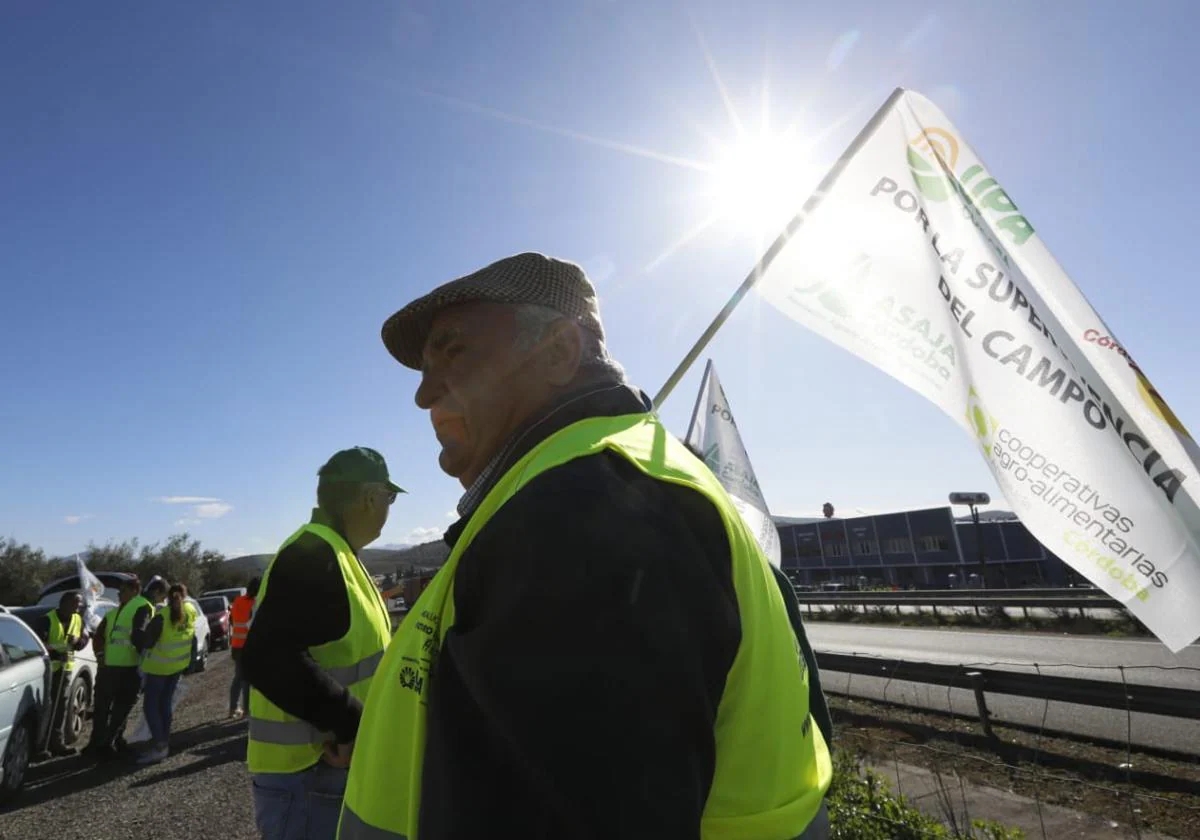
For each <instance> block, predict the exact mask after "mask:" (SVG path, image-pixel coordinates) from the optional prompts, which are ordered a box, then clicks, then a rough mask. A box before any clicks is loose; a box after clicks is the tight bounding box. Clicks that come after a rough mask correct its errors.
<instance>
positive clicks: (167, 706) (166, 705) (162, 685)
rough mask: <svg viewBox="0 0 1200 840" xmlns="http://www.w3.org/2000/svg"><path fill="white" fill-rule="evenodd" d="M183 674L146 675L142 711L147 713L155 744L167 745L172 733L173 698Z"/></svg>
mask: <svg viewBox="0 0 1200 840" xmlns="http://www.w3.org/2000/svg"><path fill="white" fill-rule="evenodd" d="M180 676H182V674H171V675H170V676H169V677H163V676H159V675H158V674H147V675H146V689H145V691H146V694H145V697H144V698H143V699H142V711H144V712H145V713H146V725H147V726H149V727H150V737H151V738H153V739H154V743H155V744H160V745H164V746H165V745H166V743H167V737H168V736H169V735H170V734H171V699H172V698H173V697H174V696H175V688H176V687H177V686H178V685H179V678H180Z"/></svg>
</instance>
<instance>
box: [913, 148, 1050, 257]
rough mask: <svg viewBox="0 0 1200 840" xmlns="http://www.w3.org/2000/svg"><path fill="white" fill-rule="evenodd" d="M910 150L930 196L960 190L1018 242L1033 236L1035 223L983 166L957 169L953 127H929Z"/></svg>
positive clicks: (944, 197)
mask: <svg viewBox="0 0 1200 840" xmlns="http://www.w3.org/2000/svg"><path fill="white" fill-rule="evenodd" d="M906 151H907V157H908V168H909V171H910V172H911V173H912V177H913V182H914V183H915V184H916V185H917V189H918V190H920V192H921V194H922V195H923V196H925V197H926V198H927V199H929V200H930V201H948V200H949V198H950V196H951V195H952V194H954V193H957V194H958V196H959V197H960V198H961V199H962V200H963V202H964V203H965V204H966V205H967V206H968V207H969V208H972V209H974V210H975V212H976V213H978V214H979V215H980V216H985V215H986V216H991V217H993V218H995V219H996V220H995V221H994V225H995V227H996V228H997V229H999V230H1002V231H1004V232H1005V233H1007V234H1009V236H1010V237H1011V238H1012V242H1013V244H1014V245H1023V244H1024V243H1025V242H1026V240H1028V239H1029V237H1031V236H1033V225H1031V224H1029V220H1028V219H1026V218H1025V217H1024V216H1022V215H1021V214H1020V212H1019V211H1018V210H1017V205H1016V204H1015V203H1014V202H1013V200H1012V199H1011V198H1009V197H1008V193H1006V192H1005V191H1004V189H1003V188H1002V187H1001V186H1000V182H999V181H997V180H996V179H995V178H992V177H991V176H990V175H988V174H987V172H986V170H984V168H983V166H981V165H980V164H978V163H976V164H974V165H972V166H968V167H967V168H966V169H964V170H963V171H962V172H957V169H958V139H957V138H956V137H955V136H954V135H953V134H951V133H950V132H949V131H947V130H946V129H944V128H926V129H924V130H923V131H922V132H921V133H920V134H918V135H917V136H916V137H914V138H913V139H912V140H911V141H909V144H908V149H907V150H906ZM980 176H983V177H980ZM968 189H970V192H969V193H968V192H967V190H968ZM976 224H979V222H978V221H977V222H976Z"/></svg>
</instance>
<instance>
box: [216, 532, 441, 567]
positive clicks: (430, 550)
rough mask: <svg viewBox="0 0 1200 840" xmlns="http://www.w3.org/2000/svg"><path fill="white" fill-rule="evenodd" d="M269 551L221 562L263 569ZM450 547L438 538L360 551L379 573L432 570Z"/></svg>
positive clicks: (265, 565) (439, 563) (270, 556)
mask: <svg viewBox="0 0 1200 840" xmlns="http://www.w3.org/2000/svg"><path fill="white" fill-rule="evenodd" d="M274 556H275V555H273V554H245V555H243V556H241V557H234V558H231V559H230V560H227V561H225V562H227V563H230V564H232V565H233V567H234V568H236V569H238V570H239V571H246V572H257V573H259V574H261V573H262V572H265V571H266V570H267V564H269V563H270V562H271V558H272V557H274ZM449 556H450V549H449V547H447V545H446V544H445V543H444V542H442V541H441V540H434V541H432V542H427V543H421V544H420V545H413V546H404V547H400V546H384V547H383V548H365V549H363V550H362V552H360V557H361V559H362V561H363V565H364V566H366V567H367V571H369V572H371V573H372V574H377V575H382V574H388V573H389V572H394V571H395V570H396V569H397V568H398V567H400V566H417V567H419V568H424V569H436V568H438V567H440V566H441V565H442V564H443V563H445V562H446V558H447V557H449Z"/></svg>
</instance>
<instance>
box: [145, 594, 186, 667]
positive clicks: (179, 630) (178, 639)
mask: <svg viewBox="0 0 1200 840" xmlns="http://www.w3.org/2000/svg"><path fill="white" fill-rule="evenodd" d="M158 615H160V616H162V620H163V629H162V633H161V634H160V635H159V637H158V641H157V642H155V643H154V647H152V648H150V649H149V650H147V651H146V655H145V656H144V657H143V658H142V671H143V672H144V673H147V674H153V675H155V676H158V677H169V676H171V674H178V673H181V672H183V671H186V670H187V666H188V665H189V664H191V661H192V639H193V638H194V637H195V635H196V621H197V619H198V618H199V616H198V614H197V613H196V608H195V607H194V606H192V603H191V602H190V601H184V602H183V622H182V623H181V624H178V625H176V624H175V623H174V622H172V621H171V608H170V607H169V606H167V607H159V608H158Z"/></svg>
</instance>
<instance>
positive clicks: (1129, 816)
mask: <svg viewBox="0 0 1200 840" xmlns="http://www.w3.org/2000/svg"><path fill="white" fill-rule="evenodd" d="M829 703H830V708H831V711H832V713H833V718H834V723H835V727H836V735H835V738H836V741H837V744H838V745H839V746H841V747H843V748H845V749H849V750H853V751H856V752H858V753H859V754H861V755H862V756H864V757H865V759H866V760H867V761H868V762H870V763H873V764H884V765H886V764H887V763H888V762H903V763H905V764H910V765H916V766H918V767H924V768H926V769H930V770H938V771H940V772H949V771H951V770H953V771H954V772H956V773H958V775H960V776H962V777H963V778H964V779H968V780H970V781H972V782H975V783H977V784H981V785H987V786H990V787H994V788H999V789H1001V790H1007V791H1011V792H1013V793H1016V794H1019V795H1022V796H1027V797H1029V798H1031V799H1034V800H1035V801H1041V802H1044V803H1050V804H1054V805H1061V806H1065V807H1068V808H1072V809H1075V810H1077V811H1083V812H1086V813H1090V814H1098V815H1101V816H1104V817H1107V818H1108V819H1110V820H1112V821H1114V822H1119V823H1123V824H1134V823H1136V824H1137V825H1138V826H1139V827H1140V828H1141V829H1143V830H1145V829H1150V830H1153V831H1157V832H1161V833H1163V834H1167V835H1171V836H1174V837H1180V838H1189V837H1200V762H1197V761H1195V760H1192V759H1189V758H1187V757H1186V756H1183V755H1168V754H1163V753H1158V754H1155V753H1149V752H1146V751H1131V752H1127V751H1126V750H1125V749H1124V748H1123V747H1121V746H1119V745H1115V744H1100V743H1095V742H1088V741H1080V740H1073V739H1067V738H1061V737H1055V736H1048V735H1039V734H1038V733H1037V732H1031V731H1027V730H1024V729H1018V728H1012V727H1006V726H1003V725H994V726H993V728H994V732H995V735H996V738H995V740H991V739H988V738H987V737H986V736H984V735H983V734H982V732H981V731H980V727H979V724H978V722H976V721H972V720H968V719H965V718H960V717H956V716H951V715H945V714H939V713H935V712H923V711H916V710H913V709H907V708H901V707H897V706H891V705H888V704H883V703H875V702H870V701H863V700H855V699H849V698H844V697H837V696H831V697H830V698H829Z"/></svg>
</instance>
